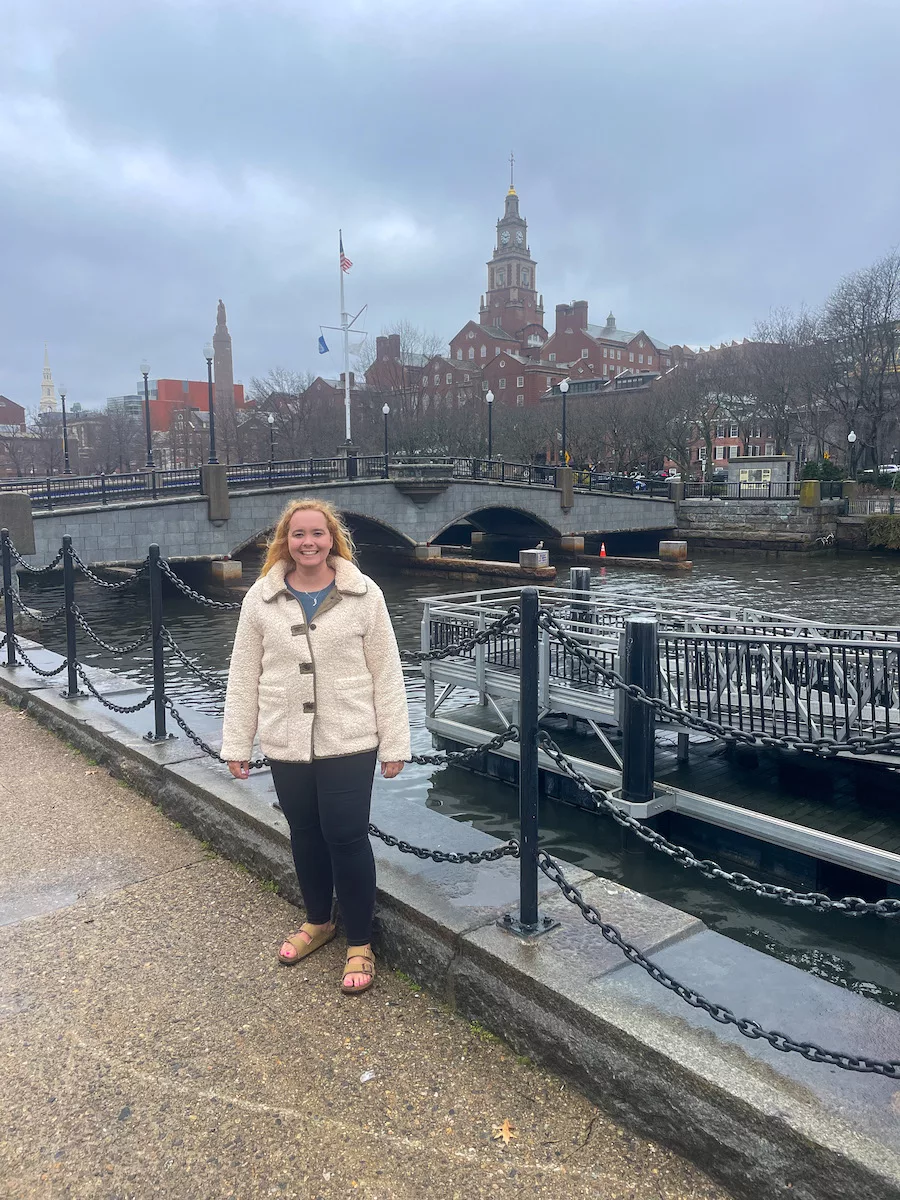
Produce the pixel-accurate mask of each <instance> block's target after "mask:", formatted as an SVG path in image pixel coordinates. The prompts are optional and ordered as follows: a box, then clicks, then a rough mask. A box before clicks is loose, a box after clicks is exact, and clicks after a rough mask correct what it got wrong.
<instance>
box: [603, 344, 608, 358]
mask: <svg viewBox="0 0 900 1200" xmlns="http://www.w3.org/2000/svg"><path fill="white" fill-rule="evenodd" d="M603 357H604V358H606V357H607V354H606V347H605V346H604V347H603Z"/></svg>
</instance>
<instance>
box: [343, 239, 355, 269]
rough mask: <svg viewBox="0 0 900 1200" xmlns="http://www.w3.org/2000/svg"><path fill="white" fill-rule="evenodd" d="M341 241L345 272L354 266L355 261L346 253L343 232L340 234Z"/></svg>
mask: <svg viewBox="0 0 900 1200" xmlns="http://www.w3.org/2000/svg"><path fill="white" fill-rule="evenodd" d="M340 241H341V270H342V271H344V272H347V271H349V270H350V268H351V267H352V266H353V263H352V262H351V261H350V259H349V258H348V257H347V255H346V254H345V253H344V235H343V234H341V235H340Z"/></svg>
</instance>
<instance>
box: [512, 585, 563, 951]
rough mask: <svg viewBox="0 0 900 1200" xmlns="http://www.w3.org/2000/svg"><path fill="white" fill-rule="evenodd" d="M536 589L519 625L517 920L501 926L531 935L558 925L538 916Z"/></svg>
mask: <svg viewBox="0 0 900 1200" xmlns="http://www.w3.org/2000/svg"><path fill="white" fill-rule="evenodd" d="M538 604H539V601H538V591H537V588H523V589H522V600H521V608H522V616H521V620H520V623H519V671H520V675H519V916H518V918H517V919H516V918H514V917H513V916H512V915H511V914H510V913H507V914H506V915H505V916H504V918H503V921H502V922H501V924H502V925H503V927H504V928H505V929H510V930H512V932H514V933H516V934H518V935H519V936H520V937H534V936H535V935H536V934H538V933H546V932H547V931H548V930H549V929H553V928H555V927H556V924H557V922H554V921H551V919H550V918H549V917H544V918H541V917H540V915H539V914H538V832H539V829H538V786H539V779H538V661H539V660H538V654H539V651H538V632H539V627H538Z"/></svg>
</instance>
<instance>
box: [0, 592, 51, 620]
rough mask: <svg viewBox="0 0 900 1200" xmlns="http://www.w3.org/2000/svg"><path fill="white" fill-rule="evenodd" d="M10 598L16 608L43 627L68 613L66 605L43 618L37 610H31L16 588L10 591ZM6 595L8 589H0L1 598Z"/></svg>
mask: <svg viewBox="0 0 900 1200" xmlns="http://www.w3.org/2000/svg"><path fill="white" fill-rule="evenodd" d="M9 594H10V598H11V599H12V602H13V604H14V605H15V606H16V608H17V609H18V610H19V611H20V612H22V613H24V614H25V616H26V617H29V618H30V619H31V620H32V621H38V622H39V623H40V624H41V625H48V624H49V623H50V622H51V621H55V620H56V618H57V617H60V616H62V614H63V613H64V612H65V611H66V606H65V604H61V605H60V606H59V608H57V609H56V610H55V612H52V613H51V614H50V616H49V617H45V616H42V615H41V613H40V612H39V611H38V610H37V609H36V608H29V607H28V605H27V604H26V603H25V602H24V600H23V599H22V597H21V596H20V595H19V593H18V592H17V591H16V589H15V588H10V589H9ZM5 595H6V588H0V597H2V596H5Z"/></svg>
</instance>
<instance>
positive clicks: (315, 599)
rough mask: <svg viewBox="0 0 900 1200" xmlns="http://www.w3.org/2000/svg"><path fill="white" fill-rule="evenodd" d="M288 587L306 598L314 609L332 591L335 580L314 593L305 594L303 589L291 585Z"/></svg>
mask: <svg viewBox="0 0 900 1200" xmlns="http://www.w3.org/2000/svg"><path fill="white" fill-rule="evenodd" d="M288 586H289V587H291V588H292V590H293V591H295V592H298V593H299V594H300V595H301V596H305V597H306V598H307V600H309V602H310V603H311V604H312V606H313V608H318V606H319V601H320V600H321V599H322V596H323V594H324V593H325V592H328V591H330V590H331V588H332V587H334V580H332V581H331V583H326V584H325V586H324V587H321V588H319V589H318V590H317V591H314V592H305V591H304V590H303V589H302V588H296V587H292V585H291V584H289V585H288Z"/></svg>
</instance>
